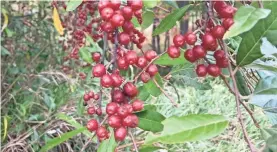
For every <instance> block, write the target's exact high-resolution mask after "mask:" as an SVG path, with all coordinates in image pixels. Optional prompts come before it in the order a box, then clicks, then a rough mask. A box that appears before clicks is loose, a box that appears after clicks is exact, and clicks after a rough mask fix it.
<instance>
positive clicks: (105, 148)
mask: <svg viewBox="0 0 277 152" xmlns="http://www.w3.org/2000/svg"><path fill="white" fill-rule="evenodd" d="M116 146H117V143H116V141H115V139H114V134H113V132H112V133H111V136H110V138H109V139H107V140H104V141H102V142H101V144H100V146H99V148H98V149H97V152H114V150H115V148H116Z"/></svg>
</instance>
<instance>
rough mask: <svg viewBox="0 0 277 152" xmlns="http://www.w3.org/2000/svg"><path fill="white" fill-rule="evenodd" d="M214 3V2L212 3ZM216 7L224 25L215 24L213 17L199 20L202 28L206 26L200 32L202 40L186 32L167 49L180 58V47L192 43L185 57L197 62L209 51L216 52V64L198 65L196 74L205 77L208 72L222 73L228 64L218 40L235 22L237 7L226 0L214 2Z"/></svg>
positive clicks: (215, 75)
mask: <svg viewBox="0 0 277 152" xmlns="http://www.w3.org/2000/svg"><path fill="white" fill-rule="evenodd" d="M210 5H212V4H210ZM213 5H214V9H215V10H216V11H217V13H218V15H219V17H220V18H222V25H215V24H214V21H213V20H211V19H208V20H207V21H205V20H201V21H200V20H197V22H196V25H197V26H198V27H199V28H200V29H201V28H202V27H205V29H204V30H205V32H204V34H200V35H199V38H200V42H199V44H196V43H197V39H198V38H197V35H196V34H195V33H192V32H188V33H186V34H185V35H184V36H183V35H181V34H179V35H175V36H174V38H173V44H174V45H171V46H170V47H169V48H168V49H167V53H168V55H169V56H170V57H171V58H178V57H179V56H180V54H181V52H180V47H183V46H184V45H185V44H187V45H192V48H190V49H187V50H186V51H185V53H184V57H185V59H186V60H188V61H189V62H192V63H193V62H196V61H199V60H200V59H203V58H205V57H206V55H207V51H212V52H214V54H213V55H214V58H215V60H216V64H211V63H208V65H207V66H206V65H205V64H198V65H197V67H196V74H197V75H198V76H199V77H205V76H206V75H207V74H209V75H211V76H213V77H217V76H219V75H220V74H221V69H220V68H226V67H227V66H228V58H227V57H226V55H225V52H224V51H223V50H218V40H221V39H222V38H223V36H224V34H225V32H226V30H228V29H229V28H230V26H231V25H232V24H233V23H234V21H233V16H234V14H235V12H236V8H234V7H232V6H230V5H227V4H226V3H225V2H224V1H215V2H213Z"/></svg>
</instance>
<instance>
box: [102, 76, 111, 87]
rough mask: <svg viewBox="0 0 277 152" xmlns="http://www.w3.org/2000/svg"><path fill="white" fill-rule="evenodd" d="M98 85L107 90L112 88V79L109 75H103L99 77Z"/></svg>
mask: <svg viewBox="0 0 277 152" xmlns="http://www.w3.org/2000/svg"><path fill="white" fill-rule="evenodd" d="M100 83H101V85H102V86H103V87H105V88H109V87H112V86H113V79H112V77H111V75H110V74H105V75H103V76H102V77H101V80H100Z"/></svg>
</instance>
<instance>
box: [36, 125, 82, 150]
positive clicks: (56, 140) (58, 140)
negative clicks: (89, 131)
mask: <svg viewBox="0 0 277 152" xmlns="http://www.w3.org/2000/svg"><path fill="white" fill-rule="evenodd" d="M84 130H86V128H85V127H83V128H79V129H76V130H73V131H70V132H67V133H64V134H62V135H61V136H60V137H56V138H53V139H51V140H49V141H48V142H46V144H45V145H44V146H43V147H42V148H41V150H40V152H45V151H48V150H50V149H52V148H53V147H55V146H57V145H59V144H61V143H63V142H65V141H66V140H68V139H70V138H72V137H74V136H76V135H77V134H79V133H81V132H83V131H84Z"/></svg>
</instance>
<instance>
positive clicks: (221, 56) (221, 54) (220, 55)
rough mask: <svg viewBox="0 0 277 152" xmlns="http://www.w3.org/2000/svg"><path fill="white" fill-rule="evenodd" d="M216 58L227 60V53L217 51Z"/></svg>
mask: <svg viewBox="0 0 277 152" xmlns="http://www.w3.org/2000/svg"><path fill="white" fill-rule="evenodd" d="M214 58H215V59H217V60H219V59H222V58H225V52H224V51H223V50H217V51H215V52H214Z"/></svg>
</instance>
